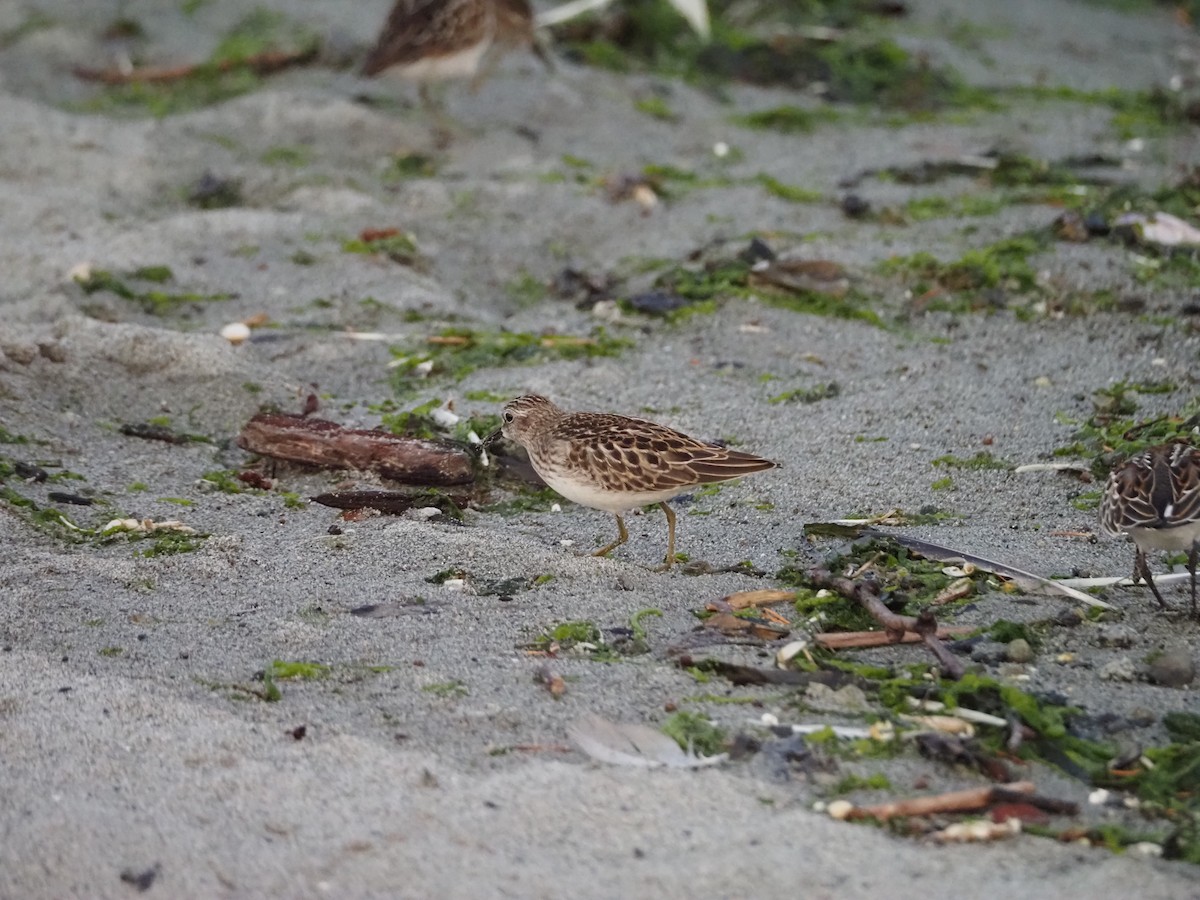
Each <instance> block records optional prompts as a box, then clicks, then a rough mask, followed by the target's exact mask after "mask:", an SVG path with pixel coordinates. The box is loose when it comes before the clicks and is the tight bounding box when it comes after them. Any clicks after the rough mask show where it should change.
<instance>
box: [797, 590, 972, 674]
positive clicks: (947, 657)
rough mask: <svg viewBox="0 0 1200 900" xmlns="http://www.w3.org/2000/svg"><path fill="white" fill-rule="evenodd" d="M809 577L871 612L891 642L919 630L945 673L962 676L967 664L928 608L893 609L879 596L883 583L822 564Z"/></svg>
mask: <svg viewBox="0 0 1200 900" xmlns="http://www.w3.org/2000/svg"><path fill="white" fill-rule="evenodd" d="M808 577H809V579H810V580H811V581H812V583H813V584H814V585H815V586H816V587H822V588H828V589H829V590H832V591H837V593H839V594H841V595H842V596H843V597H846V598H847V599H849V600H853V601H854V602H855V603H857V604H858V605H859V606H861V607H862V608H863V609H865V610H866V611H867V612H868V613H870V614H871V616H872V618H874V619H875V621H876V622H878V623H879V624H880V625H882V626H883V630H884V634H885V635H886V636H887V642H888V643H893V644H894V643H900V642H901V641H903V640H904V635H905V633H906V632H909V631H913V632H916V633H917V634H918V635H919V636H920V639H921V640H922V641H923V642H924V644H925V646H926V647H928V648H929V652H930V653H932V654H933V655H934V657H935V658H936V659H937V661H938V664H939V665H941V667H942V671H943V672H944V673H945V674H946V676H947V677H949V678H952V679H954V680H955V681H957V680H958V679H960V678H962V676H963V673H964V672H965V671H966V667H965V666H964V665H963V664H962V662H961V661H960V660H958V659H957V658H956V657H955V656H954V655H953V654H952V653H951V652H950V649H949V648H948V647H947V646H946V645H945V644H943V643H942V642H941V640H940V639H939V638H938V624H937V619H935V618H934V616H933V613H932V612H930V611H929V610H928V609H925V610H922V611H921V614H920V615H919V616H917V617H916V618H913V617H912V616H902V615H899V614H898V613H894V612H892V611H891V610H890V609H888V608H887V607H886V606H885V605H884V603H883V600H881V599H880V597H879V592H880V587H879V583H878V582H876V581H871V580H867V579H863V580H860V581H853V580H851V579H849V578H843V577H841V576H839V575H834V574H832V573H831V572H829V571H828V570H827V569H820V568H817V569H810V570H809V573H808Z"/></svg>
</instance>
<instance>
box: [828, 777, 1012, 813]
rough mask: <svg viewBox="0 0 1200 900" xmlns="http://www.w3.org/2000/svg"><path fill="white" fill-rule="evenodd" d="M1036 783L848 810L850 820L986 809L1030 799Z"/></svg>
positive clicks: (993, 786) (953, 793)
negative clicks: (994, 804)
mask: <svg viewBox="0 0 1200 900" xmlns="http://www.w3.org/2000/svg"><path fill="white" fill-rule="evenodd" d="M1033 790H1034V788H1033V784H1032V783H1031V782H1028V781H1016V782H1013V783H1012V784H1005V785H988V786H987V787H979V788H968V789H967V790H965V791H951V792H950V793H948V794H934V795H932V796H928V797H909V798H906V799H904V800H894V801H892V802H890V803H880V804H877V805H876V806H855V807H852V808H851V809H850V810H849V811H848V812H847V813H846V816H845V818H847V819H878V820H879V821H881V822H886V821H887V820H888V819H891V818H895V817H896V816H929V815H933V814H935V813H956V812H978V811H979V810H981V809H987V808H988V807H989V806H991V805H992V804H993V803H999V802H1001V801H1005V802H1011V801H1012V800H1013V799H1014V798H1020V799H1022V800H1025V801H1026V802H1028V801H1029V800H1030V798H1031V797H1032V796H1033Z"/></svg>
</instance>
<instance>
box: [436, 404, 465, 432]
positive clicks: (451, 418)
mask: <svg viewBox="0 0 1200 900" xmlns="http://www.w3.org/2000/svg"><path fill="white" fill-rule="evenodd" d="M429 418H431V419H433V421H434V422H435V423H436V424H437V426H438V427H439V428H453V427H454V426H455V425H457V424H458V423H459V422H461V421H462V416H460V415H459V414H458V413H456V412H453V411H451V410H450V409H447V408H446V407H444V406H443V407H439V408H438V409H435V410H434V411H433V412H431V413H430V414H429Z"/></svg>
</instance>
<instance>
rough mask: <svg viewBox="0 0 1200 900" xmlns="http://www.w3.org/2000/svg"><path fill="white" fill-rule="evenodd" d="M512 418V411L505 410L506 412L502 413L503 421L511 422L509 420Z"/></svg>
mask: <svg viewBox="0 0 1200 900" xmlns="http://www.w3.org/2000/svg"><path fill="white" fill-rule="evenodd" d="M513 418H514V416H513V414H512V413H510V412H506V413H505V414H504V421H505V422H506V423H511V422H512V420H513Z"/></svg>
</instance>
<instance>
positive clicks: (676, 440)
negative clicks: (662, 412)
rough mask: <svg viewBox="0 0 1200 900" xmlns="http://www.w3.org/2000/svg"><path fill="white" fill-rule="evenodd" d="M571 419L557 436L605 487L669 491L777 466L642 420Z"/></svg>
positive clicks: (580, 464)
mask: <svg viewBox="0 0 1200 900" xmlns="http://www.w3.org/2000/svg"><path fill="white" fill-rule="evenodd" d="M572 419H573V417H570V416H568V417H567V419H566V420H565V421H564V423H563V425H562V426H561V427H560V435H559V436H560V437H561V438H566V439H568V440H569V441H570V444H571V450H570V453H569V460H570V462H571V463H573V464H575V465H579V466H586V467H588V468H590V469H591V470H592V471H593V472H594V473H595V474H596V476H597V478H598V479H599V480H600V481H602V482H603V483H604V484H605V486H607V487H617V486H623V487H625V488H626V489H633V490H640V491H668V490H674V489H676V488H681V487H686V486H689V485H701V484H712V483H713V482H717V481H727V480H729V479H730V478H740V477H741V476H743V475H749V474H751V473H753V472H761V471H762V470H763V469H770V468H774V466H775V465H776V464H775V463H773V462H771V461H770V460H768V459H763V458H761V457H758V456H754V455H753V454H750V453H742V452H740V451H737V450H728V449H726V448H724V447H718V446H716V445H714V444H706V443H704V442H703V441H698V440H696V439H695V438H692V437H689V436H688V435H686V434H683V433H682V432H679V431H675V430H674V429H671V428H667V427H665V426H663V425H658V424H655V423H653V422H646V421H643V420H641V419H631V418H627V417H625V416H590V417H588V419H587V420H586V423H585V424H580V425H576V424H575V423H574V422H572ZM577 421H578V420H577Z"/></svg>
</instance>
